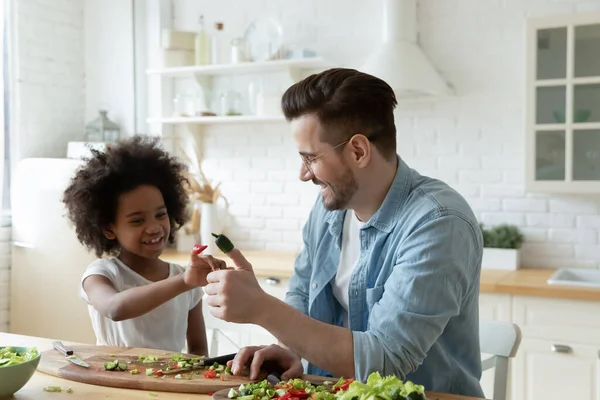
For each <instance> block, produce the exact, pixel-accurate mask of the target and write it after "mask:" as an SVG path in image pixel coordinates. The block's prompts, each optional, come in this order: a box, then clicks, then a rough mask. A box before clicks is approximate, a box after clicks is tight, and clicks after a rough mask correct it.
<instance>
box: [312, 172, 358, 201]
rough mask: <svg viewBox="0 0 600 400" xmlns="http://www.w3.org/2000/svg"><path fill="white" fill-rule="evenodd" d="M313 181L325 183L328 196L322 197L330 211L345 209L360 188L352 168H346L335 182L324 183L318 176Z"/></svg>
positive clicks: (320, 184)
mask: <svg viewBox="0 0 600 400" xmlns="http://www.w3.org/2000/svg"><path fill="white" fill-rule="evenodd" d="M312 181H313V183H314V184H315V185H319V186H323V185H324V186H325V187H326V188H327V190H328V191H329V196H328V198H325V197H322V200H323V205H324V206H325V208H326V209H327V210H329V211H334V210H342V209H344V208H345V207H346V206H347V205H348V203H349V202H350V200H351V199H352V197H353V196H354V194H355V193H356V191H357V190H358V183H357V182H356V178H355V177H354V174H353V173H352V171H350V169H346V171H345V172H344V174H343V175H342V177H341V178H340V179H339V181H338V182H337V183H335V184H333V183H324V182H322V181H320V180H318V179H316V178H315V179H313V180H312Z"/></svg>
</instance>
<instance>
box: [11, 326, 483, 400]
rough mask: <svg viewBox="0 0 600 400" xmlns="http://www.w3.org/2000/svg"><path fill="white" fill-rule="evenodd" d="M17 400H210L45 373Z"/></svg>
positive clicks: (14, 339)
mask: <svg viewBox="0 0 600 400" xmlns="http://www.w3.org/2000/svg"><path fill="white" fill-rule="evenodd" d="M52 340H53V339H47V338H40V337H34V336H24V335H14V334H10V333H4V332H0V345H3V346H27V347H32V346H35V347H37V348H38V350H39V351H40V352H42V351H45V350H48V349H51V348H52ZM64 343H65V344H67V345H78V344H82V343H74V342H66V341H65V342H64ZM46 386H60V387H62V388H63V391H62V392H61V393H50V392H45V391H44V390H43V389H44V388H45V387H46ZM69 387H70V388H71V389H72V390H73V392H72V393H66V392H65V390H66V389H67V388H69ZM13 398H14V399H23V400H24V399H36V400H45V399H51V400H67V399H85V400H96V399H102V400H107V399H146V400H148V399H156V400H162V399H179V400H184V399H202V400H209V399H211V397H210V396H208V395H200V394H199V395H194V394H188V393H168V392H153V393H152V394H151V393H150V392H148V391H145V390H131V389H117V388H111V387H105V386H96V385H88V384H85V383H79V382H73V381H69V380H65V379H61V378H56V377H53V376H50V375H46V374H44V373H42V372H39V371H38V372H36V373H35V374H34V375H33V376H32V377H31V379H30V380H29V382H27V384H26V385H25V386H24V387H23V388H22V389H21V390H19V391H18V392H17V393H15V395H14V397H13ZM428 399H430V400H484V399H476V398H474V397H464V396H454V395H443V394H437V393H436V394H430V395H428Z"/></svg>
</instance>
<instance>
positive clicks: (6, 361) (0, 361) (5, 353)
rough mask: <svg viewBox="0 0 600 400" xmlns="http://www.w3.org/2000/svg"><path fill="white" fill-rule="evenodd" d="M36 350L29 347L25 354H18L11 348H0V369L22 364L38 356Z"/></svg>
mask: <svg viewBox="0 0 600 400" xmlns="http://www.w3.org/2000/svg"><path fill="white" fill-rule="evenodd" d="M39 354H40V353H39V352H38V350H37V348H35V347H31V348H29V349H27V351H25V352H18V351H16V350H15V349H13V348H12V347H3V348H0V368H1V367H10V366H11V365H17V364H22V363H24V362H27V361H31V360H33V359H34V358H36V357H37V356H39Z"/></svg>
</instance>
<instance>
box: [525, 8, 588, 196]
mask: <svg viewBox="0 0 600 400" xmlns="http://www.w3.org/2000/svg"><path fill="white" fill-rule="evenodd" d="M528 27H529V29H528V47H527V49H528V50H527V51H528V55H527V62H528V66H527V68H528V72H527V132H526V136H527V168H526V174H527V179H526V182H527V186H528V189H529V190H531V191H536V192H548V193H550V192H564V193H567V192H570V193H600V13H585V14H574V15H568V16H565V17H560V18H557V17H552V18H546V19H539V20H533V21H529V25H528Z"/></svg>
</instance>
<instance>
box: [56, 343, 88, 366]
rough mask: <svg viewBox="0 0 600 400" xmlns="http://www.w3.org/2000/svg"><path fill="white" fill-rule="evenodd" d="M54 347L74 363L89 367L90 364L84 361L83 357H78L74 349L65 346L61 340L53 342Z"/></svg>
mask: <svg viewBox="0 0 600 400" xmlns="http://www.w3.org/2000/svg"><path fill="white" fill-rule="evenodd" d="M52 347H54V348H55V349H56V350H58V351H59V352H60V353H62V355H64V356H65V358H66V359H67V360H69V361H71V362H72V363H73V364H76V365H79V366H80V367H85V368H89V367H90V365H89V364H88V363H86V362H85V361H83V360H82V359H81V358H79V357H77V356H76V355H75V353H73V350H72V349H71V348H69V347H67V346H65V345H64V344H63V343H62V342H61V341H58V340H57V341H55V342H52Z"/></svg>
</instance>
